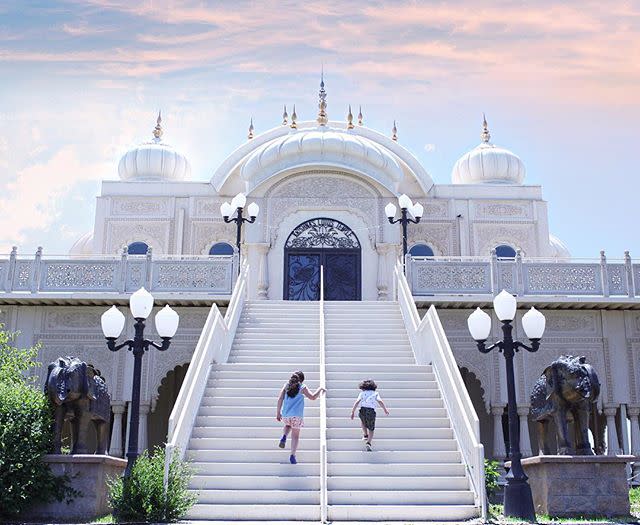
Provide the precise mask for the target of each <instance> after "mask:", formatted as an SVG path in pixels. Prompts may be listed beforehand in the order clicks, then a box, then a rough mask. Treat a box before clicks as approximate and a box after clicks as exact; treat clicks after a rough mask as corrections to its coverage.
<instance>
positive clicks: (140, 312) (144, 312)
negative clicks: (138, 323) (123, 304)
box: [129, 287, 153, 319]
mask: <svg viewBox="0 0 640 525" xmlns="http://www.w3.org/2000/svg"><path fill="white" fill-rule="evenodd" d="M129 308H130V309H131V315H133V317H135V318H136V319H146V318H147V317H149V314H150V313H151V309H152V308H153V295H151V294H150V293H149V292H147V291H146V290H145V289H144V287H142V288H140V289H139V290H138V291H137V292H134V293H132V294H131V297H130V298H129Z"/></svg>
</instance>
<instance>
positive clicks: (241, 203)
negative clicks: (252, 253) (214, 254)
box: [220, 193, 260, 255]
mask: <svg viewBox="0 0 640 525" xmlns="http://www.w3.org/2000/svg"><path fill="white" fill-rule="evenodd" d="M246 204H247V197H246V195H245V194H244V193H238V195H236V196H235V197H234V198H233V199H232V200H231V204H229V203H228V202H223V203H222V205H221V206H220V214H221V215H222V218H223V219H224V222H226V223H230V222H235V223H236V247H237V248H238V255H239V254H240V241H241V238H242V224H243V223H245V222H248V223H249V224H253V223H254V222H256V217H257V216H258V213H260V207H259V206H258V205H257V204H256V203H255V202H252V203H251V204H249V206H248V207H247V212H248V213H249V218H248V219H247V218H246V217H243V212H244V207H245V205H246ZM234 213H235V216H233V214H234Z"/></svg>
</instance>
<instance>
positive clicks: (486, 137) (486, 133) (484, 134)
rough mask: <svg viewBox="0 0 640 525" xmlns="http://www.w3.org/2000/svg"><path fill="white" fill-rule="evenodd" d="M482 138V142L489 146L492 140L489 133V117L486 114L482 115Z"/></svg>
mask: <svg viewBox="0 0 640 525" xmlns="http://www.w3.org/2000/svg"><path fill="white" fill-rule="evenodd" d="M480 137H481V138H482V142H484V143H485V144H489V141H490V140H491V134H490V133H489V126H488V124H487V117H485V116H484V113H483V114H482V133H481V134H480Z"/></svg>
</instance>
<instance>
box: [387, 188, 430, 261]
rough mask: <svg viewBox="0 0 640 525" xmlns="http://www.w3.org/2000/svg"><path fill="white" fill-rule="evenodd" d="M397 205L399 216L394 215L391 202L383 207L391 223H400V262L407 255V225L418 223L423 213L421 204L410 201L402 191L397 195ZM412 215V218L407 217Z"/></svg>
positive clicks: (393, 205)
mask: <svg viewBox="0 0 640 525" xmlns="http://www.w3.org/2000/svg"><path fill="white" fill-rule="evenodd" d="M398 205H399V206H400V217H399V218H398V219H396V218H395V216H396V206H395V204H393V203H392V202H390V203H389V204H387V205H386V206H385V207H384V212H385V213H386V214H387V219H389V222H390V223H391V224H396V223H398V222H399V223H400V225H401V226H402V264H403V265H404V260H405V258H406V256H407V226H408V225H409V223H413V224H418V223H419V222H420V219H421V218H422V214H423V213H424V208H423V207H422V204H419V203H417V202H416V203H415V204H413V203H412V202H411V199H410V198H409V197H408V196H407V195H405V194H404V193H403V194H402V195H400V197H398ZM409 215H412V216H413V217H414V218H413V219H412V218H411V217H409Z"/></svg>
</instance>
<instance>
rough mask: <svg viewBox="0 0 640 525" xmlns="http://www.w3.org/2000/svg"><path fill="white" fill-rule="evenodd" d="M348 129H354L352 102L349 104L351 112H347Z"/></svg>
mask: <svg viewBox="0 0 640 525" xmlns="http://www.w3.org/2000/svg"><path fill="white" fill-rule="evenodd" d="M347 129H353V113H351V104H349V113H347Z"/></svg>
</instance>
